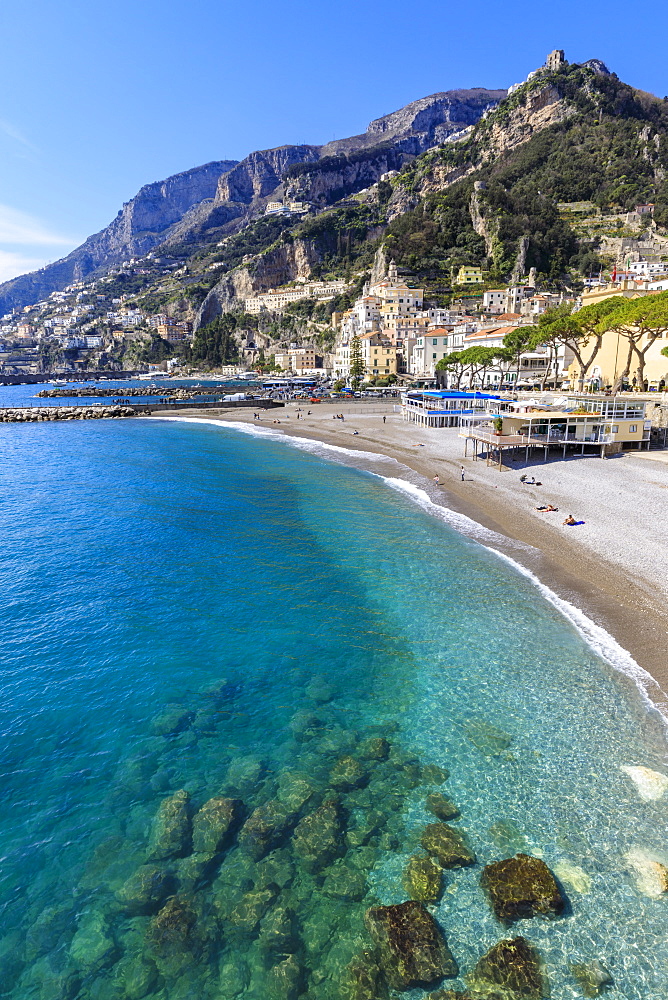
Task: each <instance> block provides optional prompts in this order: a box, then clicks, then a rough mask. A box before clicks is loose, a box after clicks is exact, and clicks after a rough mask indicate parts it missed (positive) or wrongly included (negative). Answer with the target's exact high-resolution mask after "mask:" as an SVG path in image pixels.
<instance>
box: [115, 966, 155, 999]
mask: <svg viewBox="0 0 668 1000" xmlns="http://www.w3.org/2000/svg"><path fill="white" fill-rule="evenodd" d="M157 978H158V970H157V969H156V967H155V964H154V963H153V962H150V961H148V960H147V959H145V958H143V957H142V956H141V955H129V956H127V957H125V958H122V959H121V961H120V962H119V963H118V965H117V966H116V968H115V969H114V982H115V984H117V986H118V988H119V990H120V991H121V996H122V997H123V998H124V1000H125V998H127V1000H142V998H143V997H145V996H146V995H147V994H148V993H151V992H152V991H153V987H154V986H155V983H156V980H157Z"/></svg>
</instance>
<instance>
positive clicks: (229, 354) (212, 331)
mask: <svg viewBox="0 0 668 1000" xmlns="http://www.w3.org/2000/svg"><path fill="white" fill-rule="evenodd" d="M236 327H237V319H236V316H235V315H234V313H222V315H220V316H216V318H215V319H214V320H212V321H211V323H207V324H206V326H201V327H200V328H199V330H197V332H196V333H195V336H194V338H193V343H192V348H191V352H190V356H191V358H192V360H193V361H203V362H204V363H205V364H207V365H209V366H211V367H217V366H218V365H222V364H225V362H227V361H233V360H236V359H237V358H238V356H239V348H238V345H237V342H236V339H235V337H234V331H235V330H236Z"/></svg>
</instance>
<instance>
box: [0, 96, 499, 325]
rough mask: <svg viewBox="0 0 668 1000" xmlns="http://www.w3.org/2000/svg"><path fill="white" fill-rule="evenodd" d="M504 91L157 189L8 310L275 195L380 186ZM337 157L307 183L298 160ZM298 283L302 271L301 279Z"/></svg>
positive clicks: (53, 267)
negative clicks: (293, 173)
mask: <svg viewBox="0 0 668 1000" xmlns="http://www.w3.org/2000/svg"><path fill="white" fill-rule="evenodd" d="M505 93H506V92H505V90H485V89H483V88H476V89H474V90H455V91H448V92H444V93H439V94H432V95H431V96H430V97H425V98H422V99H421V100H419V101H413V102H412V103H411V104H408V105H406V107H405V108H401V109H399V110H398V111H395V112H393V113H392V114H390V115H386V116H385V117H383V118H378V119H376V120H375V121H373V122H371V124H370V125H369V127H368V129H367V131H366V132H365V133H364V134H363V135H358V136H352V137H351V138H349V139H339V140H336V141H335V142H331V143H328V144H326V145H324V146H308V145H303V146H280V147H278V148H276V149H269V150H262V151H259V152H254V153H251V154H250V155H249V156H247V157H246V158H245V159H244V160H242V161H241V162H239V163H237V162H236V161H234V160H223V161H217V162H214V163H209V164H205V165H204V166H202V167H196V168H195V169H193V170H188V171H186V172H185V173H182V174H177V175H175V176H174V177H170V178H168V179H167V180H166V181H161V182H158V183H155V184H148V185H146V187H144V188H142V189H141V191H140V192H139V193H138V194H137V195H136V197H135V198H133V199H132V200H131V201H129V202H127V204H125V205H124V206H123V208H122V209H121V211H120V212H119V213H118V215H117V217H116V219H114V221H113V222H112V223H111V225H109V226H107V227H106V229H103V230H102V231H101V232H99V233H97V234H95V235H94V236H91V237H89V238H88V239H87V240H86V242H85V243H84V244H82V246H80V247H78V248H77V249H76V250H74V251H73V252H72V253H71V254H69V256H68V257H65V258H63V259H62V260H60V261H56V262H55V263H54V264H50V265H48V266H47V267H45V268H42V269H41V270H39V271H36V272H34V273H33V274H29V275H22V276H21V277H19V278H15V279H13V280H12V281H9V282H5V283H4V284H3V285H0V311H2V312H5V311H7V310H8V309H11V308H13V307H17V306H23V305H28V304H31V303H33V302H35V301H37V300H38V299H41V298H45V297H46V296H48V295H49V294H50V292H52V291H56V290H59V289H62V288H63V287H65V285H67V284H69V283H71V282H72V281H78V280H81V279H82V278H85V277H86V276H87V275H90V274H91V273H93V272H95V271H97V270H101V269H104V268H105V267H107V266H111V265H113V264H119V263H121V262H122V261H124V260H128V259H129V258H130V257H132V256H141V255H142V254H145V253H147V252H148V251H149V250H152V249H153V248H154V247H156V246H158V245H160V244H162V243H164V244H166V245H169V244H175V243H192V244H196V243H197V242H198V241H199V240H201V239H212V238H215V234H216V231H221V233H229V232H234V231H236V230H238V229H240V228H241V227H242V226H243V225H244V224H245V223H246V222H247V221H249V220H251V219H253V218H255V217H257V216H259V215H262V214H263V212H264V208H265V205H266V201H267V199H269V198H272V197H274V198H284V197H285V198H287V199H294V200H304V201H308V202H310V203H312V204H314V205H316V206H318V207H324V206H326V205H329V204H332V203H333V202H334V201H337V200H338V199H340V198H342V197H345V196H346V195H349V194H353V193H355V192H357V191H360V190H362V189H363V188H365V187H368V186H369V185H371V184H374V183H375V182H376V181H378V179H379V178H380V175H381V174H383V173H385V172H387V171H388V170H398V169H400V168H401V167H402V166H403V165H404V164H405V163H406V162H407V161H408V160H410V159H411V158H412V157H414V156H417V155H419V154H420V153H422V152H424V151H425V150H426V149H428V148H429V147H431V146H433V145H435V144H438V143H439V142H442V141H443V140H444V139H445V138H446V137H447V136H449V135H451V134H453V133H454V132H457V131H461V129H462V128H465V127H466V126H467V125H471V124H473V123H474V122H476V121H478V120H479V119H480V117H481V115H482V114H483V113H484V112H485V110H487V109H488V108H490V107H493V106H494V105H496V104H497V103H498V102H499V100H501V98H502V97H504V96H505ZM331 157H334V158H335V159H336V160H337V161H338V162H337V163H334V164H331V163H324V164H323V166H324V169H322V170H318V169H315V170H314V171H312V172H307V173H304V174H302V175H301V177H299V178H296V179H295V178H292V177H289V178H286V171H288V169H289V168H290V167H291V166H293V165H294V164H299V163H310V162H313V163H316V161H318V160H324V159H325V158H327V160H329V159H330V158H331ZM292 276H293V277H294V275H292Z"/></svg>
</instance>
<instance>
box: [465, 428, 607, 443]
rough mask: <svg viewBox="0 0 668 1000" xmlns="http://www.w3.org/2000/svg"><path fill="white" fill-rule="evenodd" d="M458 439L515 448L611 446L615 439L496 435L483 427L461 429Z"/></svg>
mask: <svg viewBox="0 0 668 1000" xmlns="http://www.w3.org/2000/svg"><path fill="white" fill-rule="evenodd" d="M459 437H471V438H473V437H474V438H476V440H478V441H484V442H485V443H487V444H492V445H496V446H497V447H498V446H499V445H501V446H503V447H510V446H511V445H512V446H517V447H526V446H527V445H530V444H539V445H543V446H545V445H551V444H612V443H613V442H614V441H615V440H616V438H615V437H614V436H613V435H612V434H587V435H585V436H584V437H576V436H575V434H559V433H557V434H554V433H553V434H535V433H531V434H497V433H496V432H495V431H492V430H487V428H485V427H472V426H469V427H468V428H462V429H461V430H460V432H459Z"/></svg>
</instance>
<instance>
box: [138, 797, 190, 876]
mask: <svg viewBox="0 0 668 1000" xmlns="http://www.w3.org/2000/svg"><path fill="white" fill-rule="evenodd" d="M189 809H190V796H189V795H188V792H186V791H184V790H181V791H178V792H174V794H173V795H170V796H169V798H167V799H163V800H162V802H161V803H160V808H159V809H158V812H157V815H156V817H155V819H154V820H153V825H152V827H151V836H150V840H149V845H148V854H147V858H146V860H147V861H162V860H164V859H166V858H182V857H184V856H185V855H186V854H189V853H190V850H191V828H190V812H189Z"/></svg>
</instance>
